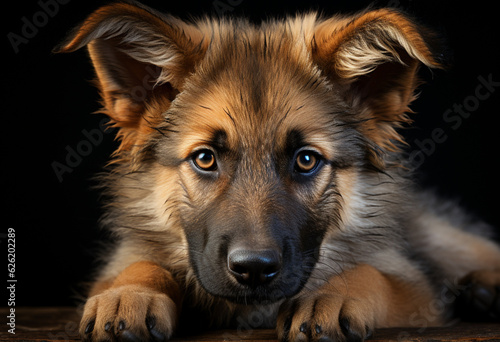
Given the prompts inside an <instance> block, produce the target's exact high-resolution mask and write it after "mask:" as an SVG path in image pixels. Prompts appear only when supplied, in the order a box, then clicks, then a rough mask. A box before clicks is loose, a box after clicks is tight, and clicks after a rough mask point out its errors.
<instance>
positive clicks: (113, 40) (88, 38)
mask: <svg viewBox="0 0 500 342" xmlns="http://www.w3.org/2000/svg"><path fill="white" fill-rule="evenodd" d="M84 46H87V47H88V51H89V54H90V57H91V60H92V63H93V65H94V67H95V70H96V74H97V83H98V86H99V88H100V91H101V95H102V98H103V104H104V110H103V111H104V113H105V114H107V115H109V117H110V118H111V120H112V123H113V125H114V126H115V127H119V128H120V130H119V133H118V138H119V139H120V140H121V144H120V147H119V150H118V152H120V151H128V150H130V149H132V148H133V146H137V145H140V144H141V140H142V138H143V137H144V136H145V135H146V134H147V133H149V132H151V131H152V127H151V126H153V125H154V124H155V123H158V122H159V120H161V117H160V113H161V111H164V110H166V108H165V107H168V106H169V105H170V102H171V101H172V100H173V99H174V98H175V96H176V95H177V94H178V93H179V92H181V91H182V89H183V87H184V81H185V78H186V76H187V75H188V74H189V73H190V72H191V71H192V70H193V68H194V65H195V64H196V62H197V61H198V60H199V59H201V57H202V56H203V54H204V51H205V50H206V46H207V44H205V42H204V39H203V34H202V32H201V31H200V30H198V29H197V28H196V27H194V26H193V25H190V24H188V23H185V22H184V21H182V20H179V19H177V18H174V17H172V16H167V15H163V14H160V13H158V12H156V11H154V10H152V9H150V8H147V7H145V6H143V5H140V4H135V3H134V4H132V3H130V2H120V3H116V4H111V5H107V6H104V7H101V8H100V9H98V10H96V11H95V12H94V13H92V14H91V15H90V16H89V17H88V18H87V19H86V20H85V21H84V22H83V24H81V25H80V26H78V27H76V28H75V30H74V31H73V32H72V33H71V34H70V36H69V38H68V39H67V40H66V41H65V42H63V43H62V44H60V45H59V46H57V47H56V48H55V49H54V52H56V53H58V52H72V51H75V50H77V49H79V48H82V47H84ZM149 106H157V107H158V106H160V107H162V108H159V109H160V110H157V111H155V112H156V114H155V113H151V111H148V110H147V109H148V107H149Z"/></svg>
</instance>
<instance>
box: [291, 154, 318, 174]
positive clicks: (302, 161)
mask: <svg viewBox="0 0 500 342" xmlns="http://www.w3.org/2000/svg"><path fill="white" fill-rule="evenodd" d="M318 162H319V158H318V156H317V154H316V153H315V152H312V151H302V152H299V154H297V158H296V159H295V171H297V172H300V173H311V172H313V171H314V170H315V169H316V167H317V166H318Z"/></svg>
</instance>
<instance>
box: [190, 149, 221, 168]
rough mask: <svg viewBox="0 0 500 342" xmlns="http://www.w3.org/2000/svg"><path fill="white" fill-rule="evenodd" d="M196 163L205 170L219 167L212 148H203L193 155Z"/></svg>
mask: <svg viewBox="0 0 500 342" xmlns="http://www.w3.org/2000/svg"><path fill="white" fill-rule="evenodd" d="M193 161H194V163H195V165H196V166H197V167H198V168H200V169H201V170H203V171H213V170H215V169H216V168H217V163H216V161H215V155H214V153H213V152H212V151H210V150H202V151H199V152H197V153H196V154H195V155H194V156H193Z"/></svg>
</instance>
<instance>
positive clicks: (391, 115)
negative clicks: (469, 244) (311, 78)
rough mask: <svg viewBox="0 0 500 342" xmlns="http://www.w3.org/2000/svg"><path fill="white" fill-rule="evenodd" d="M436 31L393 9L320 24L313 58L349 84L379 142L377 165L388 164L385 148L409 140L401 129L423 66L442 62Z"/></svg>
mask: <svg viewBox="0 0 500 342" xmlns="http://www.w3.org/2000/svg"><path fill="white" fill-rule="evenodd" d="M430 36H431V34H430V33H429V32H424V30H423V28H421V27H418V26H417V25H416V24H415V23H414V22H413V21H411V20H410V19H409V18H408V17H406V16H405V15H403V14H401V13H400V12H398V11H395V10H391V9H379V10H372V11H367V12H363V13H361V14H358V15H355V16H352V17H344V18H339V17H334V18H331V19H328V20H325V21H323V22H321V23H320V24H318V25H317V27H316V29H315V33H314V37H313V42H312V45H311V46H312V47H311V50H312V56H313V59H314V60H315V62H316V63H317V64H318V66H319V67H320V68H321V69H322V70H323V71H324V72H325V73H326V74H327V75H328V77H331V78H332V79H334V80H335V81H336V82H338V83H340V84H343V85H344V87H345V97H346V99H347V100H348V101H349V103H351V105H352V107H353V108H354V109H355V111H356V112H357V114H358V115H359V117H358V118H357V119H358V120H357V121H359V122H360V129H361V131H362V133H363V135H364V136H366V137H368V138H369V139H370V140H371V142H372V143H374V144H375V146H376V148H374V149H371V150H370V152H371V154H372V155H371V157H372V162H373V163H374V164H375V165H376V166H377V167H383V166H385V163H384V161H383V156H381V151H382V153H383V152H390V151H396V150H398V148H397V145H398V144H399V143H403V139H402V137H401V136H400V135H399V134H398V133H397V131H396V129H397V128H399V127H401V126H402V125H403V124H405V123H409V122H410V121H411V120H410V119H409V118H408V116H407V115H406V113H407V112H410V110H409V107H408V106H409V104H410V103H411V102H412V100H413V99H414V91H415V89H416V87H417V86H418V85H419V80H418V77H417V71H418V68H419V66H420V65H421V64H423V65H426V66H427V67H429V68H440V67H441V65H440V63H439V62H438V60H437V58H435V56H434V55H433V53H432V51H431V49H430V47H429V42H430Z"/></svg>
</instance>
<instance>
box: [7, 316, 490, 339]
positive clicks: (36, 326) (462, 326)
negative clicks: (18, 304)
mask: <svg viewBox="0 0 500 342" xmlns="http://www.w3.org/2000/svg"><path fill="white" fill-rule="evenodd" d="M8 315H9V309H8V308H0V316H1V317H2V326H1V328H0V341H79V340H80V339H79V338H78V322H79V314H78V312H77V310H76V309H75V308H16V318H15V334H11V333H9V332H8V329H11V328H10V327H9V326H8V325H7V324H6V323H8V322H9V319H8V318H7V316H8ZM5 320H7V322H5ZM4 322H5V323H4ZM173 341H179V342H180V341H184V342H191V341H193V342H195V341H196V342H200V341H254V342H274V341H276V334H275V333H274V330H253V331H245V332H241V331H240V332H238V331H236V330H224V331H213V332H208V333H206V334H203V335H198V336H190V337H182V338H181V337H178V338H175V339H173ZM370 341H433V342H438V341H496V342H500V323H489V324H483V323H481V324H471V323H458V324H456V325H454V326H451V327H446V328H426V329H422V328H399V329H379V330H377V331H376V332H375V334H374V336H373V338H372V339H370Z"/></svg>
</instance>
